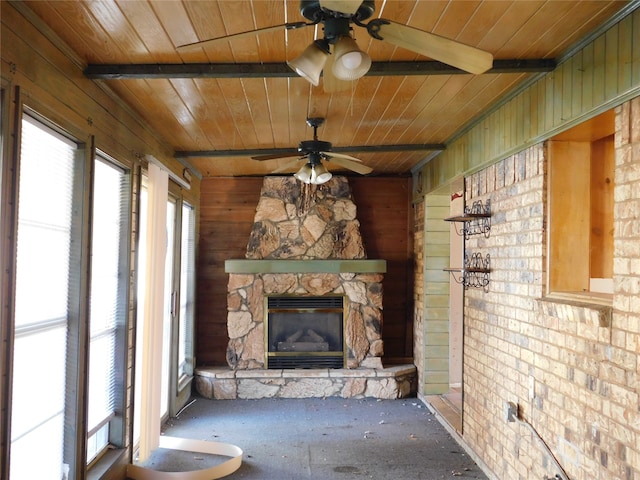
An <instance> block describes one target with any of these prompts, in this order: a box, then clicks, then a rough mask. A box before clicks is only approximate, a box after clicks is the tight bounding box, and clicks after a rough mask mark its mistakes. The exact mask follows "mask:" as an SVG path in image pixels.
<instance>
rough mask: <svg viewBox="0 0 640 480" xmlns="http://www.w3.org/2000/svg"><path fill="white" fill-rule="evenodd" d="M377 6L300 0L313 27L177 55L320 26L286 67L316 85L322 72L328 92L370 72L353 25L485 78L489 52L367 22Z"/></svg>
mask: <svg viewBox="0 0 640 480" xmlns="http://www.w3.org/2000/svg"><path fill="white" fill-rule="evenodd" d="M374 3H375V2H374V0H364V1H363V0H301V1H300V13H301V14H302V16H303V17H305V18H307V19H308V20H310V22H293V23H285V24H283V25H276V26H272V27H266V28H259V29H257V30H251V31H248V32H242V33H236V34H233V35H228V36H225V37H218V38H213V39H209V40H203V41H199V42H195V43H190V44H186V45H181V46H179V47H177V50H178V51H179V52H180V51H187V50H192V49H197V48H202V47H209V46H212V45H215V44H217V43H220V42H227V41H231V40H234V39H238V38H244V37H249V36H252V35H259V34H263V33H268V32H273V31H278V30H281V29H287V30H294V29H298V28H302V27H307V26H314V25H318V24H322V25H323V27H324V36H323V38H321V39H316V40H315V41H314V42H313V43H312V44H311V45H309V46H308V47H307V48H306V49H305V50H304V52H303V53H302V54H301V55H300V56H299V57H298V58H296V59H294V60H291V61H289V62H287V63H288V65H289V67H291V68H292V69H293V70H295V71H296V73H298V74H299V75H300V76H302V77H304V78H306V79H307V80H308V81H309V82H311V83H312V84H314V85H316V86H317V85H318V84H319V81H320V75H321V73H322V74H323V75H324V77H325V81H324V87H325V90H327V86H328V85H332V81H334V80H338V82H339V81H349V80H356V79H358V78H360V77H362V76H364V75H365V74H366V73H367V72H368V71H369V68H370V66H371V58H369V55H367V53H366V52H363V51H361V50H360V49H359V48H358V46H357V44H356V42H355V40H354V39H353V37H352V36H351V31H352V27H351V24H354V25H356V26H358V27H362V28H365V29H366V30H367V32H368V33H369V35H370V36H371V37H373V38H375V39H376V40H382V41H386V42H389V43H391V44H393V45H395V46H398V47H402V48H405V49H407V50H411V51H413V52H416V53H419V54H421V55H424V56H425V57H428V58H431V59H433V60H437V61H440V62H443V63H446V64H447V65H450V66H453V67H456V68H459V69H461V70H464V71H466V72H469V73H473V74H481V73H484V72H486V71H487V70H489V69H490V68H491V67H492V66H493V55H491V54H490V53H489V52H485V51H483V50H480V49H478V48H475V47H471V46H469V45H465V44H463V43H460V42H457V41H455V40H451V39H449V38H445V37H441V36H439V35H436V34H433V33H429V32H425V31H423V30H419V29H417V28H413V27H410V26H408V25H403V24H401V23H396V22H393V21H391V20H386V19H384V18H376V19H373V20H370V21H369V22H368V23H364V21H365V20H367V19H368V18H370V17H371V16H372V15H373V13H374V11H375V4H374ZM327 67H330V68H327ZM323 70H324V72H323ZM332 77H333V78H332ZM336 90H337V89H336Z"/></svg>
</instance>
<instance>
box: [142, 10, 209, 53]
mask: <svg viewBox="0 0 640 480" xmlns="http://www.w3.org/2000/svg"><path fill="white" fill-rule="evenodd" d="M151 6H152V8H153V11H154V13H155V15H156V17H158V21H159V22H160V24H161V25H162V28H163V30H164V31H165V32H166V34H167V37H168V38H169V40H170V41H171V43H172V44H173V45H174V46H176V45H183V44H185V43H189V42H191V41H194V39H195V40H197V35H196V32H195V31H194V28H193V24H192V22H191V18H190V17H189V14H188V12H187V11H186V9H185V6H184V4H183V3H182V2H177V1H176V2H165V1H154V2H153V3H151ZM173 50H174V51H175V47H174V49H173ZM179 56H180V58H182V60H183V61H186V62H193V61H198V60H201V59H202V53H201V52H197V51H196V52H185V53H181V54H179Z"/></svg>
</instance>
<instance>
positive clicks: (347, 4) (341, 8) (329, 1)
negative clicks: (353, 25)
mask: <svg viewBox="0 0 640 480" xmlns="http://www.w3.org/2000/svg"><path fill="white" fill-rule="evenodd" d="M361 4H362V0H320V6H321V7H322V8H326V9H327V10H333V11H334V12H340V13H346V14H349V15H353V14H354V13H356V12H357V11H358V8H360V5H361Z"/></svg>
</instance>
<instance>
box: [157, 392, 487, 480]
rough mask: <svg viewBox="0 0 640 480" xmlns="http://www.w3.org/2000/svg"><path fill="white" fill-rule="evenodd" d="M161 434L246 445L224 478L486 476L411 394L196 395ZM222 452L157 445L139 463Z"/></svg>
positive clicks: (206, 462)
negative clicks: (383, 396) (249, 397)
mask: <svg viewBox="0 0 640 480" xmlns="http://www.w3.org/2000/svg"><path fill="white" fill-rule="evenodd" d="M163 434H165V435H171V436H176V437H184V438H192V439H197V440H209V441H218V442H226V443H231V444H234V445H237V446H238V447H240V448H242V449H243V451H244V457H243V463H242V466H241V467H240V468H239V469H238V470H237V471H236V472H235V473H233V474H232V475H230V476H228V477H227V478H229V479H235V478H238V479H247V480H258V479H259V480H270V479H274V480H276V479H277V480H288V479H290V480H301V479H317V480H351V479H354V480H355V479H357V480H363V479H376V480H403V479H416V480H435V479H446V478H462V479H470V478H474V479H486V478H487V477H486V476H485V475H484V474H483V473H482V471H481V470H480V468H479V467H478V466H477V465H476V464H475V463H474V462H473V460H472V459H471V458H470V457H469V456H468V455H467V454H466V453H465V452H464V450H463V449H462V448H461V447H460V446H459V445H458V444H457V443H456V442H455V440H453V438H451V436H450V435H449V434H448V432H447V431H446V430H445V429H444V428H443V427H442V425H440V423H439V422H438V420H437V419H436V418H435V417H434V415H433V414H431V412H430V411H429V410H428V409H427V408H426V406H425V405H424V404H423V403H422V402H421V401H420V400H417V399H415V398H411V399H401V400H376V399H342V398H326V399H320V398H309V399H261V400H208V399H203V398H200V397H199V398H197V399H196V400H195V401H194V402H193V403H192V404H191V405H189V406H188V407H187V408H186V409H184V410H183V411H182V412H181V413H180V415H179V416H178V418H176V419H172V420H170V421H169V422H168V423H167V424H166V425H165V427H164V429H163ZM223 460H225V458H224V457H215V456H211V457H209V456H207V455H202V454H193V453H188V452H175V451H169V450H164V449H159V450H157V451H156V452H154V453H153V454H152V456H151V457H150V458H149V459H148V461H147V462H146V463H145V464H146V466H149V467H152V468H154V469H157V470H164V471H186V470H195V469H202V468H206V467H208V466H211V465H213V464H216V463H220V462H221V461H223Z"/></svg>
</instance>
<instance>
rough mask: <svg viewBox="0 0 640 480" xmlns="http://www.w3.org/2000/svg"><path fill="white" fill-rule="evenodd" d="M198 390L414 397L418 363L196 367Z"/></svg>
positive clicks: (236, 394) (219, 396)
mask: <svg viewBox="0 0 640 480" xmlns="http://www.w3.org/2000/svg"><path fill="white" fill-rule="evenodd" d="M195 380H196V382H195V385H196V390H197V392H198V393H199V394H200V395H202V396H203V397H205V398H209V399H215V400H235V399H244V400H255V399H260V398H322V397H342V398H364V397H371V398H378V399H383V400H393V399H398V398H406V397H410V396H414V395H415V393H416V389H417V374H416V367H415V365H394V366H392V367H388V368H366V367H359V368H354V369H346V368H345V369H292V370H289V369H287V370H282V369H273V370H232V369H230V368H228V367H202V368H196V371H195Z"/></svg>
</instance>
